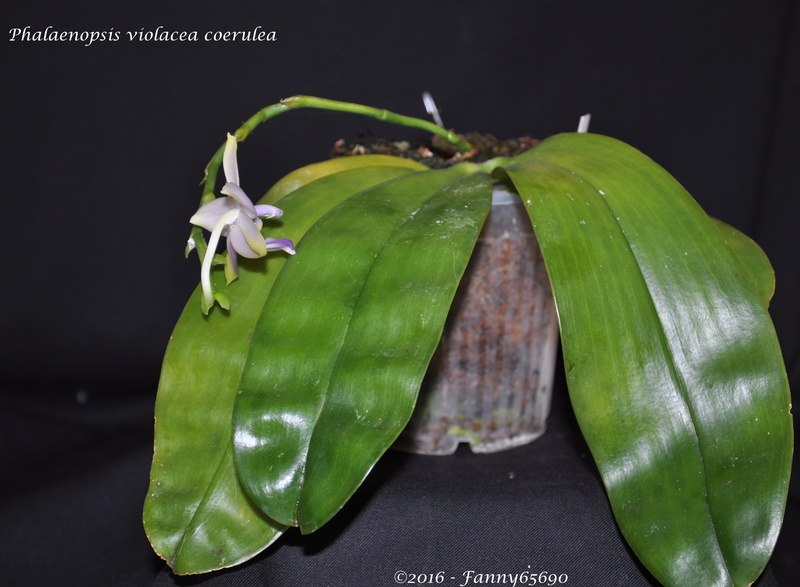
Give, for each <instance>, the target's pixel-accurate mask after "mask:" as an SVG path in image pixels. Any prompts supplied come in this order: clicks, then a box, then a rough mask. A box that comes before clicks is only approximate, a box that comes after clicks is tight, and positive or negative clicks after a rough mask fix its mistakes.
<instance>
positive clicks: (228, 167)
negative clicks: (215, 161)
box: [222, 133, 239, 185]
mask: <svg viewBox="0 0 800 587" xmlns="http://www.w3.org/2000/svg"><path fill="white" fill-rule="evenodd" d="M237 145H238V143H237V142H236V137H235V136H233V135H232V134H231V133H228V141H227V142H226V143H225V152H224V153H223V154H222V169H224V170H225V181H227V182H228V183H235V184H236V185H239V164H238V163H237V161H236V149H237Z"/></svg>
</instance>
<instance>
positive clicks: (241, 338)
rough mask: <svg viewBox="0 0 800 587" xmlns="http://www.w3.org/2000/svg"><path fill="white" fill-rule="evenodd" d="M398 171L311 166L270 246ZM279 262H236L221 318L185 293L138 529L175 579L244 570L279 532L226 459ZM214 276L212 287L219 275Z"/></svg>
mask: <svg viewBox="0 0 800 587" xmlns="http://www.w3.org/2000/svg"><path fill="white" fill-rule="evenodd" d="M363 162H364V161H362V163H363ZM405 163H407V162H402V164H401V165H398V166H394V167H390V166H380V167H374V168H370V169H367V170H359V171H358V172H353V171H352V170H345V171H340V166H338V165H331V166H324V165H323V166H322V167H320V166H317V167H316V168H315V170H314V172H315V181H312V182H309V183H307V184H306V185H304V186H303V187H302V188H300V189H298V190H296V191H295V192H294V193H293V194H292V196H291V197H287V198H284V199H283V200H282V201H281V204H280V205H281V208H282V209H283V211H284V215H285V218H286V222H284V223H282V225H280V226H270V233H269V234H270V236H273V237H276V238H290V239H293V240H295V241H297V240H299V239H300V238H301V237H302V236H303V234H304V233H305V231H306V230H307V229H308V228H309V227H310V226H311V225H312V224H313V223H314V222H315V221H316V220H317V219H318V218H319V217H320V216H322V215H324V214H325V213H326V212H327V211H328V210H330V209H331V208H333V207H334V206H336V205H337V204H339V203H340V202H341V201H342V200H343V199H345V198H348V197H350V196H352V194H354V193H357V192H359V191H361V190H363V189H365V188H368V187H370V186H372V185H374V184H377V183H382V182H385V181H388V180H391V179H393V178H396V177H399V176H402V175H405V174H407V173H410V172H412V171H413V169H412V168H411V167H409V166H408V165H406V164H405ZM417 167H422V166H419V165H418V166H417ZM423 169H424V167H423ZM285 262H286V256H285V255H283V254H270V255H268V256H267V257H266V258H264V259H255V260H250V259H242V260H241V261H240V278H239V279H238V280H236V281H234V282H233V283H232V284H231V285H230V286H229V290H228V292H229V295H230V296H231V299H233V300H235V306H234V307H233V309H232V310H231V311H230V312H222V311H220V309H219V308H217V309H215V310H214V311H212V312H211V313H210V315H208V316H205V315H203V313H202V312H201V310H200V295H201V294H200V291H199V289H198V290H197V291H195V293H194V294H193V295H192V297H191V298H190V300H189V302H188V304H187V306H186V308H185V310H184V312H183V314H182V315H181V317H180V320H179V321H178V324H177V325H176V327H175V330H174V332H173V334H172V337H171V340H170V343H169V346H168V348H167V352H166V355H165V358H164V364H163V368H162V374H161V381H160V383H159V390H158V396H157V401H156V435H155V454H154V460H153V467H152V472H151V484H150V489H149V491H148V496H147V499H146V502H145V510H144V522H145V529H146V531H147V534H148V537H149V539H150V541H151V543H152V545H153V547H154V549H155V550H156V552H157V553H158V554H159V555H160V556H161V557H162V558H164V559H165V560H166V561H167V562H168V563H169V564H170V566H172V567H173V570H174V571H175V572H176V573H179V574H181V573H199V572H205V571H209V570H213V569H218V568H222V567H227V566H231V565H234V564H237V563H239V562H242V561H244V560H247V559H249V558H251V557H252V556H253V555H255V554H257V553H258V552H260V551H261V550H263V549H264V548H266V547H267V546H268V545H269V544H270V543H271V542H272V541H274V540H275V539H276V538H277V537H278V536H280V534H281V533H282V532H283V530H284V529H285V526H283V525H281V524H278V523H277V522H274V521H273V520H271V519H270V518H269V517H267V516H265V515H264V514H263V512H262V511H261V510H260V509H259V508H257V507H255V506H254V505H253V504H252V502H251V501H250V499H249V498H248V497H247V496H246V494H245V493H244V492H243V490H242V487H241V485H240V484H239V481H238V478H237V477H236V472H235V469H234V466H233V455H232V451H231V419H232V413H233V404H234V399H235V395H236V391H237V389H238V383H239V379H240V378H241V374H242V370H243V368H244V364H245V359H246V357H247V353H248V350H249V346H250V333H251V331H252V328H253V325H254V324H255V322H256V319H257V318H258V316H259V315H260V314H261V312H262V310H263V307H264V303H265V301H266V299H267V295H268V294H269V291H270V289H271V287H272V283H273V281H274V279H275V277H276V276H277V275H278V274H279V273H280V270H281V267H282V266H283V264H284V263H285ZM216 273H217V275H216V278H218V279H220V280H221V279H222V272H221V271H217V272H216Z"/></svg>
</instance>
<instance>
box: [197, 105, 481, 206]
mask: <svg viewBox="0 0 800 587" xmlns="http://www.w3.org/2000/svg"><path fill="white" fill-rule="evenodd" d="M297 108H318V109H320V110H332V111H337V112H350V113H351V114H361V115H362V116H369V117H372V118H377V119H378V120H383V121H386V122H390V123H392V124H398V125H400V126H408V127H412V128H420V129H422V130H426V131H429V132H431V133H433V134H437V135H439V136H440V137H442V138H444V139H445V140H446V141H448V142H449V143H451V144H453V145H454V146H455V147H457V148H458V150H459V151H462V152H467V151H471V150H472V148H473V147H472V145H471V144H470V143H468V142H467V141H465V140H464V139H462V138H461V137H459V136H458V135H457V134H456V133H454V132H453V131H450V130H447V129H444V128H442V127H440V126H438V125H436V124H434V123H433V122H430V121H428V120H422V119H420V118H414V117H411V116H403V115H401V114H395V113H394V112H390V111H389V110H382V109H380V108H372V107H371V106H363V105H361V104H354V103H352V102H339V101H338V100H327V99H325V98H315V97H314V96H292V97H291V98H285V99H283V100H281V101H280V102H278V103H277V104H272V105H270V106H267V107H266V108H263V109H262V110H259V111H258V112H257V113H256V114H254V115H253V116H251V117H250V118H249V119H248V120H247V121H245V123H244V124H243V125H242V126H240V127H239V128H238V129H237V130H236V132H235V133H233V134H234V135H235V136H236V140H238V141H239V142H240V143H241V142H242V141H244V140H245V139H246V138H247V137H248V136H249V135H250V133H251V132H252V131H253V130H254V129H255V128H256V127H257V126H258V125H259V124H261V123H262V122H266V121H267V120H269V119H270V118H273V117H275V116H277V115H278V114H283V113H284V112H288V111H290V110H295V109H297ZM224 152H225V145H224V144H223V145H222V146H220V148H219V149H217V152H216V153H214V156H213V157H212V158H211V161H209V163H208V165H207V166H206V174H205V180H204V184H205V188H204V191H203V198H202V203H206V202H210V201H211V200H213V199H214V198H215V196H214V187H215V184H216V181H217V173H218V171H219V168H220V165H222V155H223V153H224Z"/></svg>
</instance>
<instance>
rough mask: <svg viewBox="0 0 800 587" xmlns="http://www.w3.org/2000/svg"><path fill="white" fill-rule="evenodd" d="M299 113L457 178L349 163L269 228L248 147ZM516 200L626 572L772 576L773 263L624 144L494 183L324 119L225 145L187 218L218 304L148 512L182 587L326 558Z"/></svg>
mask: <svg viewBox="0 0 800 587" xmlns="http://www.w3.org/2000/svg"><path fill="white" fill-rule="evenodd" d="M306 107H311V108H322V109H327V110H338V111H346V112H354V113H359V114H364V115H367V116H373V117H376V118H379V119H381V120H386V121H389V122H395V123H398V124H401V125H406V126H413V127H416V128H422V129H426V130H429V131H430V132H432V133H433V134H434V135H436V136H438V137H440V138H441V139H443V140H444V141H446V142H447V143H449V144H450V145H452V153H451V156H450V159H449V160H448V161H447V162H446V165H445V166H444V167H443V168H437V169H431V168H429V167H428V166H426V165H425V164H423V163H421V162H419V161H415V160H412V159H409V158H403V157H395V156H387V155H360V156H350V157H341V158H334V159H331V160H329V161H324V162H320V163H314V164H311V165H308V166H306V167H303V168H301V169H298V170H296V171H294V172H292V173H290V174H289V175H287V176H286V177H284V178H283V179H281V180H280V181H278V182H277V183H276V184H275V185H274V186H273V187H272V188H271V189H270V190H269V191H268V192H267V193H266V195H265V196H264V197H263V198H261V200H259V202H258V203H256V204H253V202H252V201H251V200H250V199H249V198H248V196H247V195H246V194H245V192H244V191H243V190H242V188H241V186H240V181H239V172H238V165H237V162H236V150H237V146H238V143H240V142H242V141H244V140H245V139H246V138H247V137H248V135H249V134H250V132H252V130H253V129H255V128H256V127H257V126H258V125H259V124H261V123H263V122H265V121H266V120H269V119H270V118H272V117H274V116H276V115H278V114H282V113H284V112H288V111H291V110H293V109H297V108H306ZM580 130H581V131H585V130H586V129H585V128H581V129H580ZM220 167H222V169H223V171H224V174H225V184H224V186H223V187H222V189H221V194H222V196H221V197H217V196H216V195H215V191H216V185H215V184H216V176H217V173H218V170H219V168H220ZM498 185H501V186H503V187H505V188H508V189H510V190H512V191H513V192H514V193H516V194H518V195H519V196H520V198H521V201H522V203H523V204H524V206H525V208H526V211H527V213H528V215H529V217H530V220H531V224H532V226H533V228H534V231H535V234H536V238H537V241H538V243H539V246H540V247H541V250H542V255H543V257H544V260H545V264H546V267H547V272H548V275H549V278H550V282H551V285H552V290H553V295H554V297H555V302H556V305H557V308H558V319H559V327H560V332H561V344H562V348H563V355H564V362H565V372H566V377H567V384H568V387H569V394H570V399H571V402H572V405H573V409H574V411H575V414H576V417H577V420H578V423H579V424H580V427H581V430H582V433H583V435H584V437H585V439H586V442H587V444H588V446H589V448H590V449H591V451H592V455H593V457H594V459H595V462H596V463H597V465H598V469H599V471H600V474H601V476H602V479H603V483H604V484H605V487H606V490H607V492H608V497H609V500H610V502H611V506H612V509H613V511H614V515H615V517H616V520H617V522H618V524H619V527H620V530H621V531H622V533H623V535H624V536H625V538H626V540H627V541H628V543H629V544H630V546H631V548H632V550H633V551H634V552H635V554H636V555H637V556H638V557H639V559H640V560H641V561H642V563H643V564H644V565H645V566H646V567H647V568H648V569H649V571H650V572H651V573H652V574H653V575H654V576H655V577H656V578H657V579H658V580H659V581H661V582H662V583H663V584H665V585H688V584H702V585H749V584H751V583H752V582H753V581H754V580H755V579H756V578H757V577H758V576H759V575H760V574H761V572H762V570H763V569H764V567H765V565H766V563H767V561H768V559H769V557H770V555H771V552H772V549H773V547H774V544H775V541H776V539H777V536H778V533H779V530H780V526H781V522H782V518H783V511H784V507H785V501H786V494H787V488H788V481H789V472H790V467H791V458H792V446H793V439H792V437H793V430H792V420H791V414H790V396H789V389H788V382H787V378H786V373H785V368H784V366H783V361H782V358H781V351H780V348H779V346H778V342H777V337H776V336H775V331H774V328H773V326H772V322H771V320H770V317H769V313H768V305H769V300H770V298H771V296H772V292H773V288H774V276H773V273H772V268H771V267H770V264H769V261H768V260H767V258H766V256H765V255H764V253H763V252H762V251H761V249H760V248H759V247H758V246H757V245H756V244H755V243H754V242H753V241H751V240H750V239H748V238H747V237H746V236H744V235H743V234H742V233H741V232H739V231H737V230H736V229H734V228H732V227H730V226H727V225H725V224H723V223H721V222H719V221H717V220H714V219H712V218H709V217H708V216H707V215H706V214H705V213H704V212H703V211H702V209H701V208H700V207H699V206H698V204H697V203H696V202H695V201H694V199H692V197H691V196H690V195H689V194H688V193H687V192H686V191H685V190H684V189H683V188H682V187H681V186H680V184H679V183H678V182H677V181H676V180H675V179H674V178H672V177H671V176H670V175H669V174H668V173H667V172H666V171H665V170H664V169H662V168H661V167H659V166H658V165H657V164H656V163H655V162H653V161H652V160H651V159H649V158H648V157H646V156H645V155H643V154H642V153H640V152H639V151H637V150H635V149H634V148H632V147H630V146H628V145H625V144H624V143H622V142H620V141H617V140H615V139H611V138H609V137H604V136H600V135H595V134H590V133H588V132H578V133H564V134H560V135H556V136H553V137H550V138H548V139H546V140H544V141H542V142H540V143H538V144H536V145H535V146H534V147H533V148H531V149H529V150H527V151H525V152H522V153H519V154H516V153H515V154H511V155H508V156H496V157H490V158H488V159H482V158H480V156H479V153H478V149H475V148H474V147H473V145H472V144H470V143H469V142H467V141H466V140H465V139H464V138H463V137H461V136H459V135H456V134H455V133H453V132H452V131H448V130H445V129H443V128H442V127H441V126H439V125H437V124H434V123H432V122H428V121H425V120H420V119H416V118H410V117H405V116H400V115H397V114H394V113H391V112H388V111H385V110H378V109H374V108H370V107H366V106H361V105H357V104H350V103H343V102H337V101H332V100H324V99H320V98H313V97H308V96H295V97H293V98H289V99H286V100H283V101H281V102H280V103H278V104H274V105H272V106H268V107H267V108H265V109H263V110H262V111H260V112H259V113H257V114H256V115H255V116H253V117H252V118H251V119H249V120H248V121H247V122H245V124H244V125H242V127H240V128H239V129H238V130H237V131H236V132H235V133H233V134H229V135H228V138H227V141H226V142H225V144H224V145H223V146H222V147H220V149H219V150H218V151H217V152H216V154H215V155H214V157H213V158H212V160H211V162H210V163H209V165H208V167H207V168H206V178H205V184H204V191H203V196H202V201H201V206H200V208H199V210H198V211H197V212H196V213H195V214H194V216H192V218H191V223H192V224H193V225H194V228H193V229H192V234H191V237H190V239H189V244H188V247H187V251H188V250H192V249H196V250H197V252H198V254H199V256H200V259H201V262H202V267H201V280H200V287H199V288H198V289H197V290H196V291H195V293H194V294H193V295H192V297H191V299H190V300H189V303H188V304H187V306H186V308H185V310H184V312H183V314H182V315H181V317H180V319H179V321H178V323H177V325H176V327H175V330H174V332H173V336H172V337H171V340H170V343H169V346H168V348H167V352H166V355H165V358H164V365H163V369H162V374H161V381H160V384H159V391H158V397H157V402H156V429H155V450H154V458H153V466H152V471H151V481H150V489H149V491H148V495H147V498H146V502H145V511H144V521H145V528H146V531H147V534H148V536H149V539H150V541H151V544H152V545H153V548H154V549H155V551H156V552H157V553H158V554H159V555H160V556H162V557H163V558H164V559H165V560H166V561H167V562H168V564H169V565H170V566H171V567H172V569H173V571H174V572H175V573H178V574H186V573H202V572H208V571H212V570H215V569H220V568H224V567H230V566H234V565H237V564H239V563H241V562H243V561H246V560H248V559H250V558H252V557H254V556H255V555H257V554H258V553H259V552H261V551H262V550H264V549H266V548H267V547H268V546H269V545H270V544H272V543H273V542H274V541H275V540H277V539H278V538H279V537H280V535H281V534H282V533H283V532H284V531H285V530H286V529H287V528H288V527H290V526H297V527H299V528H300V530H301V531H302V532H303V533H307V532H313V531H314V530H316V529H318V528H319V527H321V526H322V525H323V524H325V523H326V522H327V521H328V520H330V519H331V517H333V516H334V515H335V514H336V513H337V512H338V511H339V510H340V509H341V507H342V505H343V504H344V503H345V502H346V501H347V500H348V499H349V498H350V496H351V495H352V494H353V493H354V492H355V491H356V489H357V488H358V487H359V485H360V484H361V482H362V481H363V480H364V478H365V477H366V475H367V474H368V472H369V470H370V469H371V468H372V466H373V465H374V464H375V462H376V461H377V460H378V459H379V458H380V457H381V455H382V454H383V453H384V452H385V451H386V450H387V449H388V448H389V447H390V446H391V445H392V443H393V442H394V440H395V439H396V438H397V436H398V435H399V434H400V432H401V431H402V430H403V428H404V426H405V425H406V423H407V422H408V420H409V418H410V416H411V413H412V411H413V408H414V405H415V402H416V398H417V393H418V391H419V388H420V384H421V382H422V378H423V376H424V375H425V371H426V369H427V367H428V363H429V361H430V359H431V356H432V355H433V352H434V351H435V349H436V346H437V344H438V341H439V338H440V336H441V334H442V329H443V325H444V321H445V318H446V316H447V313H448V310H449V307H450V304H451V302H452V300H453V297H454V295H455V291H456V288H457V287H458V284H459V281H460V279H461V276H462V274H463V273H464V270H465V267H466V265H467V262H468V261H469V259H470V256H471V254H472V250H473V247H474V246H475V243H476V240H477V238H478V235H479V233H480V230H481V227H482V225H483V222H484V220H485V219H486V216H487V214H488V213H489V209H490V204H491V194H492V190H493V188H494V187H495V186H498ZM203 230H206V231H208V232H209V234H210V236H209V239H208V241H207V242H206V240H205V236H204V233H203ZM223 238H226V240H227V243H226V246H225V252H224V253H223V254H218V253H217V249H218V248H220V240H221V239H223ZM268 253H270V254H268ZM239 257H242V258H241V259H239ZM509 262H510V263H513V262H514V260H513V259H510V260H509ZM217 304H218V305H219V307H218V308H217V307H214V306H216V305H217Z"/></svg>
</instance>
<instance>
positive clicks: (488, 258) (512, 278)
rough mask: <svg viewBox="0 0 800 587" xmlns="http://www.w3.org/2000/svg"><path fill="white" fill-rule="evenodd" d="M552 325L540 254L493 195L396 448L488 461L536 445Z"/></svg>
mask: <svg viewBox="0 0 800 587" xmlns="http://www.w3.org/2000/svg"><path fill="white" fill-rule="evenodd" d="M557 349H558V325H557V319H556V311H555V303H554V301H553V296H552V293H551V290H550V282H549V280H548V278H547V272H546V271H545V267H544V262H543V260H542V255H541V252H540V250H539V246H538V244H537V242H536V238H535V237H534V235H533V230H532V228H531V223H530V219H529V218H528V215H527V212H526V211H525V208H524V206H523V205H522V202H521V201H520V199H519V196H518V195H517V194H514V193H511V192H508V191H504V190H501V189H495V191H494V193H493V199H492V208H491V211H490V213H489V216H488V218H487V220H486V224H485V225H484V227H483V231H482V232H481V236H480V238H479V240H478V243H477V245H476V247H475V250H474V252H473V255H472V259H471V260H470V263H469V265H468V267H467V270H466V273H465V274H464V278H463V279H462V281H461V284H460V285H459V289H458V292H457V293H456V297H455V300H454V302H453V306H452V308H451V310H450V314H449V316H448V319H447V323H446V325H445V330H444V334H443V336H442V340H441V342H440V343H439V347H438V349H437V351H436V353H435V355H434V356H433V359H432V361H431V364H430V367H429V369H428V373H427V375H426V378H425V381H424V382H423V385H422V389H421V390H420V396H419V400H418V402H417V407H416V409H415V411H414V414H413V416H412V417H411V421H410V422H409V424H408V426H407V427H406V429H405V430H404V431H403V433H402V434H401V435H400V437H399V438H398V440H397V442H396V443H395V445H394V448H396V449H399V450H404V451H407V452H413V453H418V454H432V455H447V454H452V453H453V452H455V450H456V448H457V447H458V444H459V443H461V442H468V443H469V445H470V448H471V449H472V451H473V452H478V453H488V452H496V451H500V450H505V449H509V448H513V447H516V446H520V445H523V444H526V443H529V442H531V441H533V440H535V439H536V438H538V437H539V436H541V435H542V434H543V433H544V431H545V427H546V422H547V416H548V413H549V411H550V398H551V392H552V385H553V374H554V370H555V360H556V354H557Z"/></svg>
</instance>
